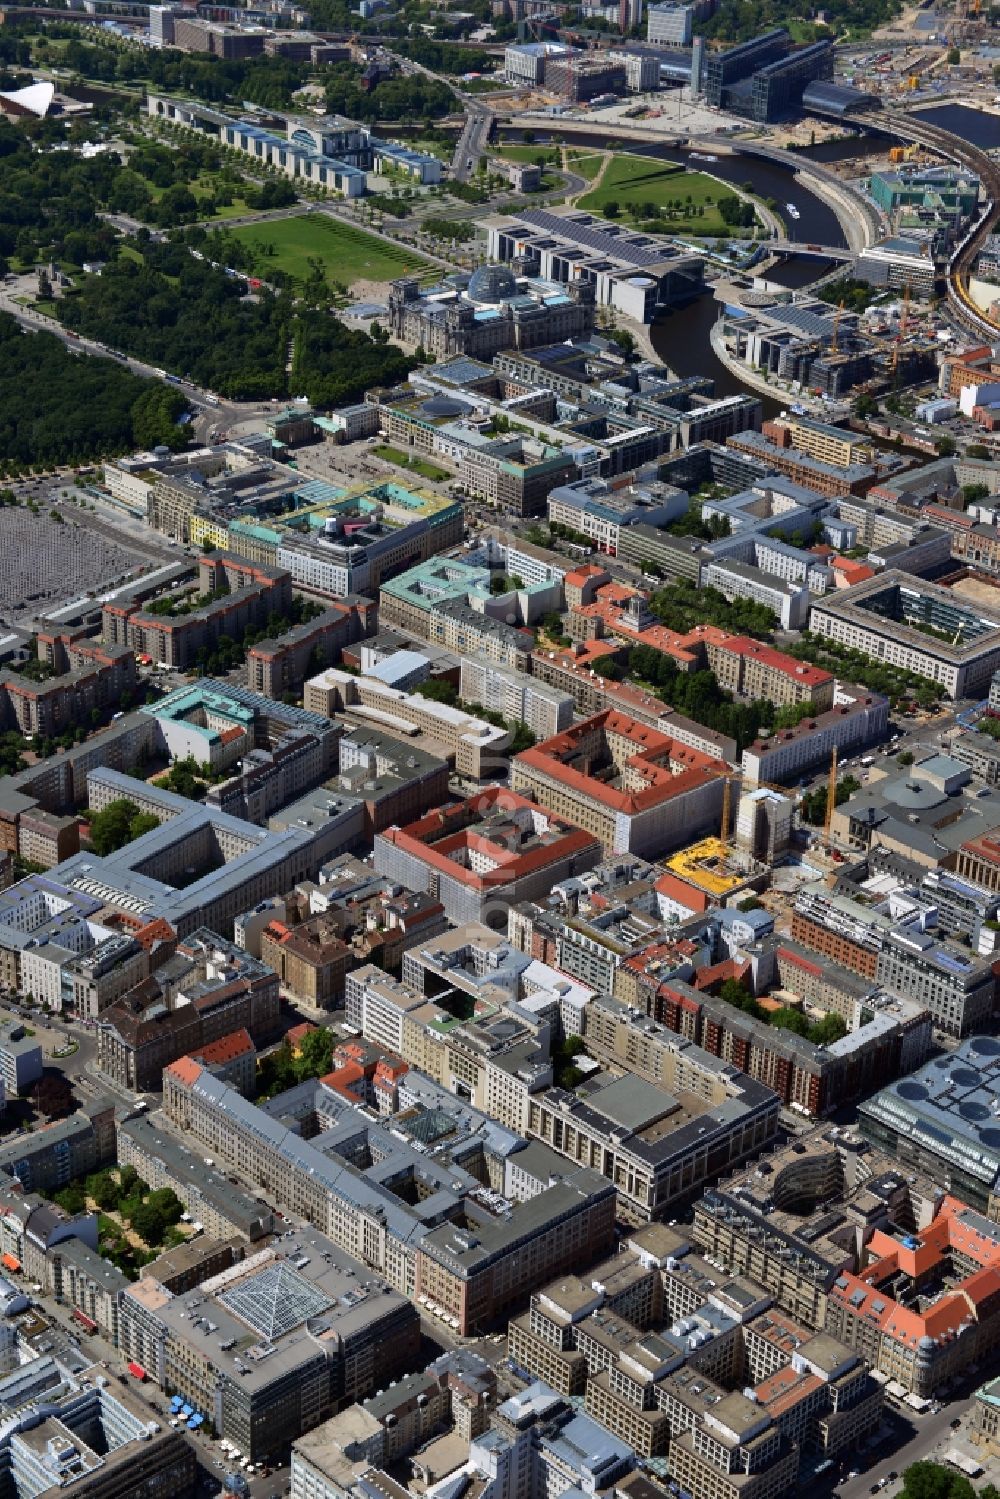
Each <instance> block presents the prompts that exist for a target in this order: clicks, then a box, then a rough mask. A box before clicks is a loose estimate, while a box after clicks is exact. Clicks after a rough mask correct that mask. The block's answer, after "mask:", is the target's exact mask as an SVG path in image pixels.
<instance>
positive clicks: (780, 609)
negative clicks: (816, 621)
mask: <svg viewBox="0 0 1000 1499" xmlns="http://www.w3.org/2000/svg"><path fill="white" fill-rule="evenodd" d="M703 579H704V584H705V587H706V588H717V589H718V590H719V592H720V593H721V594H724V595H725V597H726V598H727V599H750V600H751V601H752V602H753V603H755V604H762V605H763V606H764V608H765V609H770V611H771V613H772V614H773V615H774V617H775V619H776V620H777V622H778V623H779V624H780V626H781V628H782V629H783V630H800V629H802V628H803V626H804V625H805V623H806V620H807V619H808V617H809V605H810V601H811V600H810V594H809V589H808V588H807V587H805V585H804V584H801V583H798V584H797V583H791V582H788V581H786V580H785V579H784V578H776V577H775V576H774V574H773V573H768V572H764V571H763V569H762V568H759V567H754V566H753V564H752V563H748V562H738V561H736V560H735V559H734V558H729V557H724V558H720V559H719V560H718V561H716V562H710V563H709V564H708V566H707V567H706V568H705V569H704V573H703Z"/></svg>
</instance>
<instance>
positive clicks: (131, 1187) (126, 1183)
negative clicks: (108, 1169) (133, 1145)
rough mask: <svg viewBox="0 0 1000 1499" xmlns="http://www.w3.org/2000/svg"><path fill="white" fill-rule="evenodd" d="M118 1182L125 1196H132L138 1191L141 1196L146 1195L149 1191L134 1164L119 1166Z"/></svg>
mask: <svg viewBox="0 0 1000 1499" xmlns="http://www.w3.org/2000/svg"><path fill="white" fill-rule="evenodd" d="M118 1182H119V1185H120V1186H121V1189H122V1195H123V1196H125V1197H130V1196H132V1194H133V1193H136V1192H138V1194H139V1196H140V1197H144V1196H145V1195H146V1193H147V1192H148V1191H149V1188H148V1187H147V1186H146V1183H145V1182H144V1181H143V1179H142V1177H141V1176H140V1175H139V1173H138V1171H137V1170H136V1169H135V1167H134V1166H120V1167H119V1168H118Z"/></svg>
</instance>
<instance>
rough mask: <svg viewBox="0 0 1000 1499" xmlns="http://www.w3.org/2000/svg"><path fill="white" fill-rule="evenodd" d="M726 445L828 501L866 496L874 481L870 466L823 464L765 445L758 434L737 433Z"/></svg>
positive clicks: (802, 454)
mask: <svg viewBox="0 0 1000 1499" xmlns="http://www.w3.org/2000/svg"><path fill="white" fill-rule="evenodd" d="M728 446H729V447H730V448H732V450H733V451H734V452H737V453H747V454H749V455H750V456H751V457H752V458H756V459H758V460H759V461H760V462H761V463H763V464H765V465H766V467H767V471H768V472H770V473H775V474H784V475H786V476H787V477H788V478H789V479H791V480H792V481H793V482H794V483H796V484H801V485H802V486H803V488H805V489H811V490H814V491H815V493H816V494H821V495H825V496H827V497H828V498H831V499H832V498H834V497H835V496H837V495H842V494H860V495H864V494H867V493H868V490H869V489H871V487H872V485H873V484H874V483H875V479H876V472H875V469H874V468H873V467H872V466H871V464H868V463H852V464H851V465H850V467H848V468H844V467H840V466H838V465H836V464H833V463H825V462H824V461H823V460H822V459H820V458H813V457H811V456H810V455H809V454H808V453H804V452H800V451H799V449H797V448H787V447H782V446H780V445H779V444H778V443H775V442H769V441H768V439H767V438H766V437H765V436H764V435H763V433H762V432H739V433H737V434H736V435H735V436H734V437H731V438H730V439H729V443H728Z"/></svg>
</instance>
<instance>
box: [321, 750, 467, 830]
mask: <svg viewBox="0 0 1000 1499" xmlns="http://www.w3.org/2000/svg"><path fill="white" fill-rule="evenodd" d="M448 777H449V770H448V763H447V761H446V760H441V759H439V758H438V756H437V755H430V754H428V753H427V751H426V750H422V749H420V748H419V746H417V745H412V744H407V743H406V742H405V741H403V740H401V739H393V738H391V737H390V736H389V735H388V734H384V733H383V732H382V730H381V729H367V728H360V729H353V730H352V731H351V733H349V734H346V735H345V736H344V738H343V739H342V740H341V741H340V771H339V774H338V775H337V777H336V780H335V781H334V782H332V784H333V785H334V786H335V787H336V788H337V789H338V790H341V791H347V792H349V793H351V794H352V795H354V796H358V797H360V798H361V800H362V804H363V806H364V811H365V833H366V835H367V836H368V837H371V836H372V835H373V834H374V833H378V832H380V831H381V830H382V828H387V827H391V826H393V825H399V824H405V823H408V822H412V821H413V819H414V818H415V817H418V816H419V815H420V813H421V812H423V811H424V810H425V809H426V808H427V807H439V806H441V805H443V803H444V802H446V801H447V800H448Z"/></svg>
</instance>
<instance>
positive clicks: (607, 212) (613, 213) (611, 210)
mask: <svg viewBox="0 0 1000 1499" xmlns="http://www.w3.org/2000/svg"><path fill="white" fill-rule="evenodd" d="M621 211H622V210H621V204H620V203H618V202H617V200H616V199H614V198H609V199H608V201H607V202H606V203H605V204H604V205H603V206H602V208H601V212H602V213H603V215H604V217H605V218H606V219H617V218H618V217H619V215H620V214H621Z"/></svg>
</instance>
